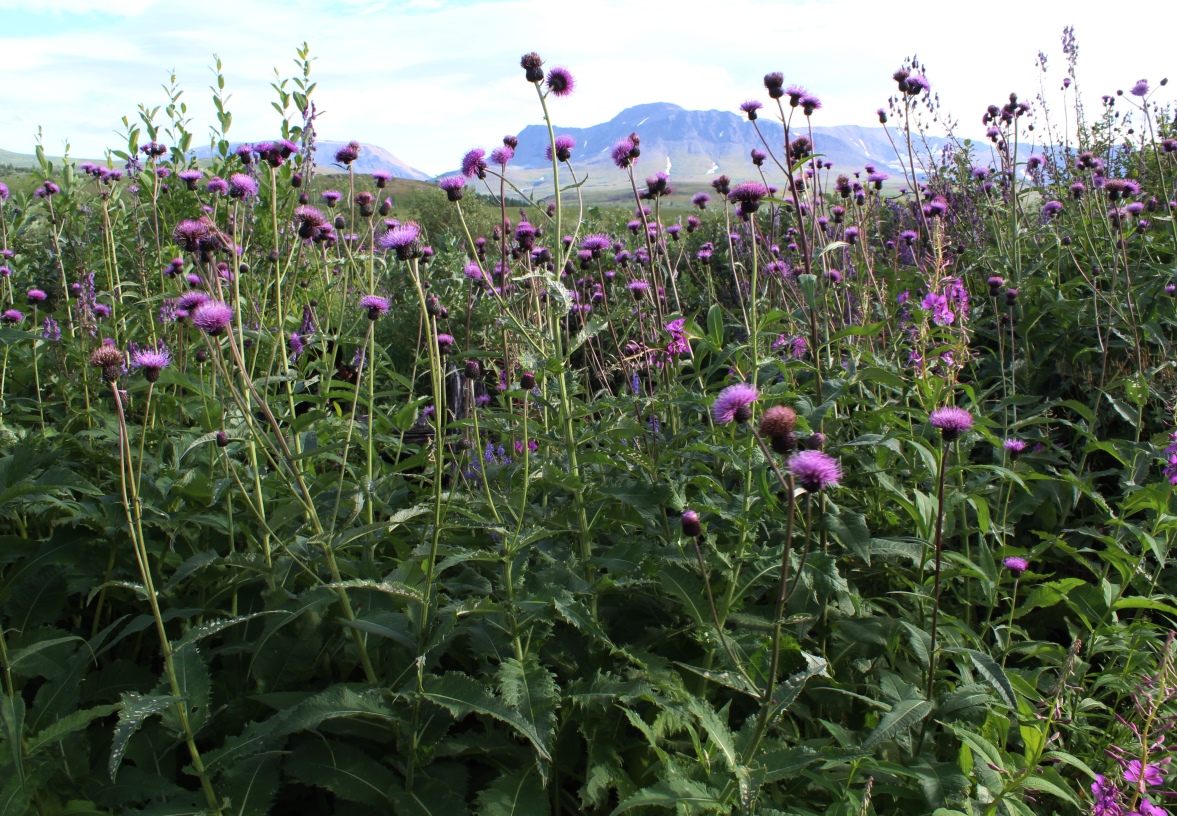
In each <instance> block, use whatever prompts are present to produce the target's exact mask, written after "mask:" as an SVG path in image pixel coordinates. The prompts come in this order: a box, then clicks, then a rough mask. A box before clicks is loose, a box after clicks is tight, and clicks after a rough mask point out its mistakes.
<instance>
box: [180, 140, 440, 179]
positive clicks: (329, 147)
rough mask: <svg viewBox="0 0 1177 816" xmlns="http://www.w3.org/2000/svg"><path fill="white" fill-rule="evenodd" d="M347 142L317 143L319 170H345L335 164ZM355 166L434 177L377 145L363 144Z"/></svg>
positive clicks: (205, 151) (202, 155)
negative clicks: (336, 154) (338, 152)
mask: <svg viewBox="0 0 1177 816" xmlns="http://www.w3.org/2000/svg"><path fill="white" fill-rule="evenodd" d="M241 144H243V142H232V143H231V144H230V149H231V150H236V149H237V147H238V145H241ZM345 144H347V142H331V141H327V140H325V139H324V140H320V141H319V142H317V143H316V144H315V164H316V166H317V168H318V172H320V173H342V172H345V171H344V169H343V168H342V167H339V166H337V165H336V164H335V151H337V150H339V148H341V147H343V146H344V145H345ZM192 152H193V154H194V155H195V157H196V158H197V159H207V158H209V157H210V156H211V155H212V153H211V151H210V150H209V148H208V147H198V148H196V149H195V150H193V151H192ZM353 166H354V167H355V171H356V173H359V174H364V175H366V174H368V173H371V172H372V171H373V170H387V171H388V172H390V173H392V175H393V177H394V178H403V179H413V180H415V181H427V180H428V179H430V178H432V177H431V176H430V175H429V174H427V173H422V172H421V171H420V170H418V169H417V168H415V167H411V166H410V165H408V164H406V163H405V162H403V161H401V160H400V159H398V158H397V157H396V156H394V155H392V154H391V153H389V152H388V151H387V150H385V149H384V148H383V147H378V146H377V145H369V144H365V145H361V148H360V157H359V158H358V159H356V161H355V164H354V165H353Z"/></svg>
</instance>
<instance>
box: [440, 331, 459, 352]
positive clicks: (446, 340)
mask: <svg viewBox="0 0 1177 816" xmlns="http://www.w3.org/2000/svg"><path fill="white" fill-rule="evenodd" d="M456 343H457V341H456V340H454V336H453V335H452V334H446V333H445V332H438V333H437V348H438V350H439V351H440V352H441V353H442V354H449V352H450V351H451V350H452V349H453V348H454V346H455V345H456Z"/></svg>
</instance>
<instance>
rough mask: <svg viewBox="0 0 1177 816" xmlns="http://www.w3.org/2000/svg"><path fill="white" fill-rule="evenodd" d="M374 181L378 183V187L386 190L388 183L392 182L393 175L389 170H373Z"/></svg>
mask: <svg viewBox="0 0 1177 816" xmlns="http://www.w3.org/2000/svg"><path fill="white" fill-rule="evenodd" d="M372 181H374V182H376V186H377V187H379V188H380V189H384V187H385V185H387V184H388V182H390V181H392V173H390V172H388V171H387V170H373V171H372Z"/></svg>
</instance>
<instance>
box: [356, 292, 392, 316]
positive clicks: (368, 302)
mask: <svg viewBox="0 0 1177 816" xmlns="http://www.w3.org/2000/svg"><path fill="white" fill-rule="evenodd" d="M360 308H361V309H364V310H365V311H367V313H368V319H369V320H375V319H376V318H378V317H380V315H382V314H388V299H387V298H382V297H380V295H364V296H363V297H362V298H360Z"/></svg>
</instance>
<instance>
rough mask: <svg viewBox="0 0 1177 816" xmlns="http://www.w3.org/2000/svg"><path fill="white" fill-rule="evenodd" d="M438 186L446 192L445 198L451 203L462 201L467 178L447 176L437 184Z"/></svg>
mask: <svg viewBox="0 0 1177 816" xmlns="http://www.w3.org/2000/svg"><path fill="white" fill-rule="evenodd" d="M437 186H438V187H440V188H441V189H442V190H444V191H445V196H446V198H447V199H448V200H449V201H461V200H462V192H463V190H462V188H463V187H465V186H466V177H465V176H446V177H445V178H443V179H441V180H440V181H439V182H437Z"/></svg>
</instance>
